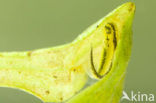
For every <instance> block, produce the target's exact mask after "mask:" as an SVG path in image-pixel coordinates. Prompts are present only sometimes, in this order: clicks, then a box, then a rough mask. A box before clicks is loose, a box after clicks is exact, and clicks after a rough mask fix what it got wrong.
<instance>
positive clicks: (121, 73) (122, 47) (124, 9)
mask: <svg viewBox="0 0 156 103" xmlns="http://www.w3.org/2000/svg"><path fill="white" fill-rule="evenodd" d="M134 11H135V5H134V4H133V3H125V4H123V5H121V6H120V7H119V8H117V9H116V10H115V11H113V12H112V13H110V14H109V15H108V16H107V17H105V18H104V19H102V22H105V23H112V24H114V25H115V26H116V35H117V37H118V39H117V41H118V42H117V47H116V49H115V51H114V57H113V60H112V66H111V70H110V72H109V73H108V74H107V75H105V77H103V78H102V79H101V80H100V81H98V82H96V83H95V84H94V85H92V86H90V87H88V88H86V89H85V90H84V91H82V92H81V93H79V94H78V95H76V96H75V97H73V98H72V99H70V100H69V101H68V102H67V103H119V101H120V98H121V94H122V89H123V82H124V77H125V72H126V67H127V64H128V60H129V57H130V53H131V45H132V30H131V28H132V20H133V16H134Z"/></svg>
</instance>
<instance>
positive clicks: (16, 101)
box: [0, 0, 156, 103]
mask: <svg viewBox="0 0 156 103" xmlns="http://www.w3.org/2000/svg"><path fill="white" fill-rule="evenodd" d="M127 1H133V2H135V4H136V15H135V19H134V24H133V50H132V56H131V60H130V63H129V66H128V70H127V75H126V82H125V89H124V90H125V91H126V92H127V93H128V94H129V93H130V91H132V90H133V91H134V92H138V91H140V92H141V93H147V94H149V93H152V94H155V96H156V80H155V79H156V46H155V45H156V40H155V39H156V31H155V28H156V26H155V21H156V20H155V18H156V13H155V10H156V6H155V4H156V0H135V1H134V0H0V51H1V52H2V51H24V50H32V49H38V48H45V47H52V46H56V45H61V44H64V43H68V42H70V41H72V40H73V39H74V38H75V37H77V36H78V35H79V34H80V33H81V32H82V31H83V30H85V29H86V28H87V27H88V26H89V25H91V24H93V23H95V22H96V21H97V20H99V19H100V18H101V17H103V16H105V15H106V14H107V13H109V12H110V11H112V10H113V9H115V8H116V7H117V6H119V5H121V4H122V3H125V2H127ZM0 103H42V102H41V100H39V99H37V98H36V97H34V96H32V95H30V94H28V93H25V92H22V91H18V90H16V89H9V88H0ZM124 103H131V102H126V101H124Z"/></svg>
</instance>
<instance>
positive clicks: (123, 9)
mask: <svg viewBox="0 0 156 103" xmlns="http://www.w3.org/2000/svg"><path fill="white" fill-rule="evenodd" d="M134 12H135V5H134V3H131V2H128V3H125V4H123V5H121V6H119V7H118V8H117V9H115V10H114V11H112V12H111V13H109V14H108V15H107V16H105V17H104V18H102V19H101V20H99V21H98V22H96V23H95V24H93V25H91V26H90V27H89V28H88V29H87V30H85V31H84V32H83V33H82V34H80V35H79V36H78V37H77V38H76V39H75V40H74V41H73V42H71V43H68V44H65V45H62V46H57V47H52V48H45V49H38V50H32V51H25V52H1V53H0V86H3V87H12V88H18V89H21V90H24V91H26V92H29V93H31V94H33V95H35V96H37V97H38V98H40V99H41V100H43V101H44V102H66V103H119V102H120V98H121V95H122V89H123V82H124V77H125V72H126V67H127V64H128V60H129V58H130V54H131V46H132V21H133V16H134ZM88 78H92V79H96V80H97V82H95V83H94V84H92V85H90V86H88V87H86V88H84V86H85V85H86V83H87V81H88ZM82 88H84V89H82Z"/></svg>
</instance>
